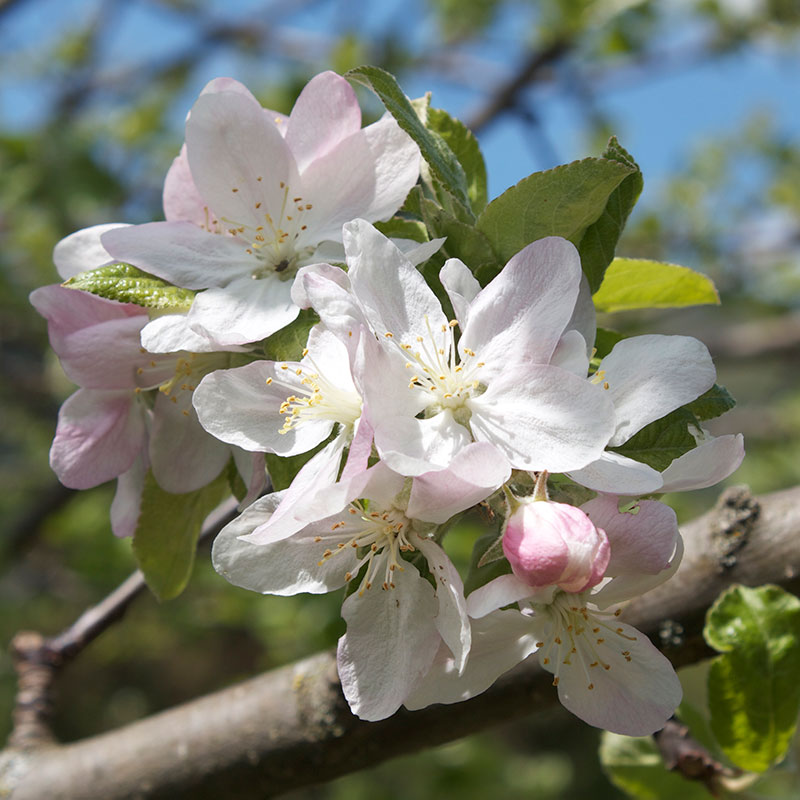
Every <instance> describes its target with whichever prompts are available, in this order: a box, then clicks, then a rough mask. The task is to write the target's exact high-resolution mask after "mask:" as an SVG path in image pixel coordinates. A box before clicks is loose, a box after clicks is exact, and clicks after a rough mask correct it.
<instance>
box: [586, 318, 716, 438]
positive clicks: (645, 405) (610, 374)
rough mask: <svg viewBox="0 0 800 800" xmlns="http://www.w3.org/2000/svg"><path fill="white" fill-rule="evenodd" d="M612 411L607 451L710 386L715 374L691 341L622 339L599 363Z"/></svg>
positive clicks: (702, 347)
mask: <svg viewBox="0 0 800 800" xmlns="http://www.w3.org/2000/svg"><path fill="white" fill-rule="evenodd" d="M599 370H602V371H603V372H605V381H606V382H607V383H608V385H609V389H608V391H607V392H606V394H607V395H608V396H609V398H610V399H611V401H612V402H613V403H614V407H615V409H616V421H617V429H616V432H615V434H614V436H613V437H612V438H611V441H610V442H609V445H610V446H611V447H614V446H616V445H620V444H623V443H624V442H627V441H628V439H630V437H631V436H633V434H634V433H636V432H637V431H638V430H641V429H642V428H643V427H644V426H645V425H647V424H648V423H650V422H654V421H655V420H657V419H661V417H663V416H664V415H666V414H669V413H670V411H674V410H675V409H676V408H679V407H680V406H682V405H684V404H685V403H689V402H691V401H692V400H694V399H695V398H696V397H698V396H699V395H701V394H702V393H703V392H704V391H706V389H709V388H710V387H711V386H713V385H714V378H715V377H716V370H715V369H714V364H713V363H712V361H711V356H710V355H709V354H708V350H707V349H706V346H705V345H704V344H703V343H702V342H700V341H698V340H697V339H694V338H692V337H691V336H661V335H659V334H652V335H648V336H634V337H632V338H630V339H623V340H622V341H620V342H617V344H616V345H614V349H613V350H612V351H611V352H610V353H609V354H608V355H607V356H606V357H605V358H604V359H603V360H602V362H600V367H599Z"/></svg>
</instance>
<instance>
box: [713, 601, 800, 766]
mask: <svg viewBox="0 0 800 800" xmlns="http://www.w3.org/2000/svg"><path fill="white" fill-rule="evenodd" d="M703 635H704V636H705V639H706V641H707V642H708V644H709V645H711V647H713V648H714V649H715V650H718V651H719V652H721V653H723V655H721V656H719V657H717V658H715V659H714V660H713V661H712V663H711V670H710V672H709V677H708V699H709V708H710V710H711V730H712V731H713V732H714V735H715V736H716V737H717V741H718V742H719V744H720V746H721V747H722V750H723V751H724V753H725V754H726V755H727V756H728V758H730V760H731V761H732V762H733V763H734V764H736V765H737V766H739V767H741V768H742V769H746V770H750V771H752V772H764V771H765V770H767V769H768V768H769V767H771V766H772V765H773V764H776V763H778V762H779V761H781V760H782V759H783V758H784V756H785V755H786V751H787V749H788V747H789V745H790V743H791V741H792V738H793V736H794V733H795V728H796V727H797V714H798V710H800V680H798V676H800V600H798V598H796V597H795V596H794V595H791V594H789V593H788V592H785V591H784V590H783V589H781V588H780V587H778V586H761V587H758V588H756V589H750V588H747V587H745V586H732V587H731V588H729V589H728V590H726V591H725V592H724V593H723V594H722V595H720V597H719V598H718V599H717V601H716V602H715V603H714V605H713V606H712V607H711V608H710V609H709V611H708V614H707V616H706V626H705V629H704V630H703Z"/></svg>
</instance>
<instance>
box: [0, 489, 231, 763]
mask: <svg viewBox="0 0 800 800" xmlns="http://www.w3.org/2000/svg"><path fill="white" fill-rule="evenodd" d="M235 514H236V501H235V500H234V499H231V500H230V501H228V502H226V503H224V504H223V505H221V506H220V507H219V508H217V509H216V510H215V511H214V512H212V514H210V515H209V517H208V519H207V520H206V523H205V525H204V526H203V530H202V531H201V533H200V537H199V541H202V540H204V539H206V538H209V537H211V536H214V535H216V534H217V533H218V532H219V530H220V529H221V528H222V527H223V526H224V525H226V524H227V523H228V522H230V521H231V520H232V519H233V517H234V516H235ZM146 585H147V584H146V583H145V579H144V575H143V574H142V572H141V571H140V570H136V572H134V573H132V574H131V575H130V576H129V577H128V578H126V579H125V581H123V582H122V583H121V584H120V585H119V586H118V587H117V588H116V589H114V591H113V592H111V594H109V595H108V596H107V597H105V598H104V599H103V600H101V601H100V602H99V603H98V604H97V605H95V606H92V607H91V608H88V609H86V611H84V612H83V614H81V615H80V617H78V619H77V620H75V622H74V623H73V624H72V625H70V626H69V627H68V628H67V629H66V630H64V631H62V632H61V633H59V634H57V635H56V636H50V637H44V636H42V635H41V634H40V633H36V632H34V631H20V632H19V633H18V634H17V635H16V636H15V637H14V639H13V640H12V642H11V653H12V658H13V661H14V668H15V670H16V673H17V698H16V703H15V707H14V712H13V717H14V727H13V730H12V733H11V736H10V737H9V740H8V745H9V747H12V748H19V749H29V748H33V747H36V746H40V745H43V744H48V743H51V742H52V741H53V735H52V733H51V730H50V722H51V719H52V715H53V684H54V682H55V679H56V677H57V675H58V673H59V672H60V670H61V669H62V668H63V666H64V665H65V664H66V663H67V662H69V661H71V660H72V659H73V658H75V657H76V656H77V655H78V654H79V653H81V652H82V651H83V650H84V649H85V648H86V647H87V646H88V645H89V644H91V642H93V641H94V640H95V639H96V638H97V637H98V636H100V634H101V633H103V631H105V630H107V629H108V628H109V627H110V626H111V625H113V624H114V623H115V622H116V621H117V620H119V619H121V618H122V617H123V616H124V614H125V612H126V611H127V610H128V607H129V606H130V605H131V603H132V602H133V601H134V600H135V599H136V598H137V597H138V596H139V595H140V594H141V593H142V590H143V589H144V588H145V587H146Z"/></svg>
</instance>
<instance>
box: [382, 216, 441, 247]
mask: <svg viewBox="0 0 800 800" xmlns="http://www.w3.org/2000/svg"><path fill="white" fill-rule="evenodd" d="M373 225H374V227H375V228H376V229H377V230H379V231H380V232H381V233H382V234H383V235H384V236H387V237H389V238H390V239H412V240H413V241H415V242H427V241H428V231H427V229H426V228H425V225H424V223H422V222H418V221H417V220H415V219H400V217H393V218H392V219H390V220H389V221H388V222H375V223H373Z"/></svg>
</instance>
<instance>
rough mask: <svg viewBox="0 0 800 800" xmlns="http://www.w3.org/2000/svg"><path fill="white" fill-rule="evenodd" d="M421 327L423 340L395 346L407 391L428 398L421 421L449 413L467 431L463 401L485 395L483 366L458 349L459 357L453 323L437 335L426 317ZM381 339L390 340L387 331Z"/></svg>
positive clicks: (467, 416)
mask: <svg viewBox="0 0 800 800" xmlns="http://www.w3.org/2000/svg"><path fill="white" fill-rule="evenodd" d="M425 324H426V327H427V333H426V335H425V336H417V337H416V339H415V341H414V343H413V344H412V343H404V342H398V343H397V346H398V347H399V348H400V349H401V350H402V351H403V353H404V355H405V357H406V359H407V361H406V369H407V370H409V371H410V372H411V378H410V380H409V382H408V388H409V389H412V390H415V391H419V390H421V391H423V392H425V393H426V394H427V395H428V399H427V403H426V406H425V409H424V411H423V414H424V416H425V417H433V416H435V415H436V414H438V413H439V412H440V411H444V410H445V409H450V410H451V411H452V412H453V416H454V417H455V419H456V421H457V422H459V423H460V424H461V425H464V426H465V427H467V426H468V424H469V420H470V417H471V416H472V412H471V410H470V409H469V407H468V405H467V400H469V398H470V397H476V396H477V395H479V394H482V393H483V392H484V391H486V385H485V384H483V383H481V381H480V380H479V378H478V373H479V370H480V368H481V367H483V366H485V363H484V362H483V361H480V360H478V357H477V355H476V354H475V351H474V350H470V349H468V348H462V352H461V353H460V354H459V352H458V348H457V347H456V342H455V334H454V331H455V328H456V327H457V326H458V322H457V320H451V321H450V322H449V323H448V324H447V325H442V326H441V328H440V330H439V331H437V332H434V330H433V328H432V326H431V324H430V321H429V320H428V318H427V317H426V318H425ZM384 336H385V337H386V339H388V340H390V341H392V340H393V339H394V334H392V333H391V332H389V331H387V332H386V333H385V334H384Z"/></svg>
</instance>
